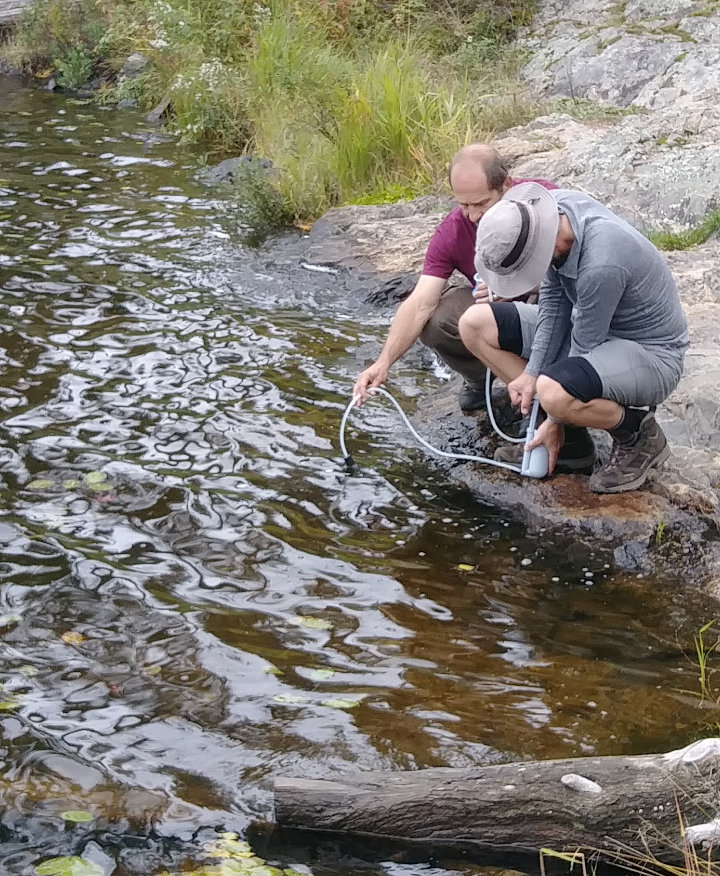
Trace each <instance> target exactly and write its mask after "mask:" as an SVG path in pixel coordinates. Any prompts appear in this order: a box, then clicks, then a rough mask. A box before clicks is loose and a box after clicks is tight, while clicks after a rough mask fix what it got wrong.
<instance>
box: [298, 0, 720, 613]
mask: <svg viewBox="0 0 720 876" xmlns="http://www.w3.org/2000/svg"><path fill="white" fill-rule="evenodd" d="M591 6H592V9H589V8H588V3H587V0H570V2H565V0H563V2H562V3H561V2H559V0H545V2H543V3H542V4H541V9H540V11H539V12H538V15H537V19H536V22H535V23H534V25H533V26H532V27H531V28H529V29H528V32H527V34H525V35H524V36H523V38H522V43H523V45H525V46H526V47H527V48H529V49H530V50H531V51H532V53H533V54H532V57H531V60H530V61H529V62H528V64H527V67H526V68H525V71H524V75H525V78H526V80H527V82H528V85H529V87H530V88H531V89H532V90H533V91H534V93H535V94H536V95H537V96H538V98H547V97H565V98H568V99H570V100H573V101H576V100H578V99H580V98H582V99H584V100H592V101H595V102H597V103H598V104H600V105H602V107H604V108H605V109H608V108H615V109H623V110H627V109H630V110H633V112H632V113H631V114H628V115H621V114H616V115H614V116H613V115H611V114H610V113H608V112H604V113H603V112H599V113H598V117H597V118H595V119H586V120H582V119H578V118H573V117H571V116H570V115H566V114H561V113H555V114H552V115H549V116H544V117H541V118H538V119H536V120H535V121H533V122H531V123H530V124H528V125H525V126H523V127H521V128H516V129H513V130H510V131H506V132H504V133H503V134H502V135H499V136H498V137H497V138H496V140H495V145H496V146H497V147H498V149H500V151H501V152H502V153H503V154H505V155H507V156H508V157H509V158H510V159H511V160H512V170H513V174H514V175H516V176H521V177H522V176H527V177H538V176H542V177H546V178H549V179H553V180H555V181H557V182H558V183H559V184H560V185H563V186H566V187H568V188H579V189H582V190H584V191H587V192H588V193H589V194H591V195H593V196H594V197H596V198H598V199H599V200H600V201H602V202H604V203H606V204H607V205H608V206H610V207H611V208H612V209H614V210H615V211H616V212H618V213H619V214H621V215H622V216H624V217H625V218H626V219H627V220H628V221H630V222H631V223H632V224H633V225H635V226H636V227H638V228H639V229H640V230H642V231H644V232H647V231H648V230H651V229H665V230H669V231H678V230H682V229H687V228H690V227H693V226H696V225H697V224H698V223H700V222H701V221H702V220H703V219H704V218H705V216H706V215H707V214H708V212H709V211H714V210H717V209H718V208H720V106H719V105H717V104H716V101H717V94H718V93H720V11H718V10H716V9H715V8H714V7H715V4H711V3H705V2H696V3H693V2H684V0H653V3H649V2H644V0H635V2H628V3H626V4H624V16H623V17H622V19H621V18H620V17H619V16H618V9H619V6H618V4H616V3H611V2H608V0H592V3H591ZM651 7H652V8H651ZM588 21H592V22H593V25H592V27H590V26H588V25H587V22H588ZM569 69H571V70H572V75H571V76H568V75H567V74H568V70H569ZM582 106H583V107H584V108H586V104H582ZM450 206H451V201H449V200H446V199H441V198H421V199H418V200H417V201H414V202H411V203H403V204H395V205H389V206H380V207H377V206H376V207H344V208H338V209H336V210H331V211H330V212H329V213H327V214H326V215H325V216H324V217H323V218H322V219H320V220H319V221H318V222H317V223H316V224H315V225H314V227H313V229H312V230H311V232H310V234H309V235H308V238H307V240H306V244H305V250H304V258H305V259H306V260H307V261H308V262H311V263H315V264H323V265H328V266H332V267H335V268H347V269H350V270H356V271H362V272H364V273H365V275H366V276H367V277H368V278H369V288H371V294H370V296H369V300H371V301H373V302H374V303H376V304H377V305H378V306H381V307H383V308H385V309H386V310H387V313H388V317H389V316H390V314H391V313H392V310H393V306H394V304H395V303H396V302H397V300H399V298H401V297H402V295H403V294H404V293H405V292H406V291H408V290H409V289H410V288H412V285H413V282H414V280H415V278H416V277H417V274H418V273H419V271H420V268H421V266H422V260H423V256H424V251H425V247H426V245H427V242H428V240H429V239H430V236H431V235H432V233H433V231H434V229H435V227H436V225H437V224H438V222H439V221H440V219H441V218H442V216H443V215H444V213H445V212H446V211H447V209H448V208H449V207H450ZM665 257H666V258H667V260H668V263H669V265H670V267H671V269H672V271H673V273H674V275H675V277H676V279H677V282H678V286H679V289H680V294H681V298H682V301H683V306H684V308H685V311H686V313H687V316H688V321H689V325H690V335H691V345H690V349H689V352H688V355H687V359H686V364H685V373H684V376H683V379H682V381H681V383H680V385H679V386H678V388H677V390H676V391H675V392H674V393H673V394H672V395H671V397H670V398H669V399H668V400H667V401H666V403H664V404H663V405H662V406H661V407H660V408H658V420H659V421H660V423H661V424H662V426H663V429H664V430H665V432H666V434H667V436H668V439H669V442H670V444H671V451H672V453H671V457H670V460H669V461H668V462H667V463H666V464H665V466H664V467H663V469H662V470H661V471H660V472H657V473H654V474H653V475H652V477H651V479H650V480H649V481H648V483H647V485H646V486H645V487H644V488H643V489H642V490H639V491H636V492H635V493H629V494H621V495H617V496H598V495H595V494H592V493H590V492H589V490H588V489H587V485H586V479H585V478H582V477H568V476H556V477H553V478H550V479H548V480H547V481H542V482H537V481H531V480H530V479H527V478H523V479H519V478H515V477H514V476H512V475H510V476H508V475H507V474H505V473H503V472H499V471H498V470H496V469H493V468H491V467H490V466H482V465H475V464H470V465H456V466H452V467H451V468H450V474H451V477H453V478H454V479H457V480H459V481H461V482H463V483H465V484H466V485H467V486H468V487H469V488H470V489H471V490H472V491H473V493H474V494H475V495H477V497H478V499H480V500H481V501H483V502H490V503H492V504H493V505H495V506H498V507H502V508H505V509H507V510H508V511H509V512H511V513H513V514H515V515H516V516H517V517H519V518H520V519H522V520H524V521H526V522H527V523H528V525H530V526H532V527H557V526H561V527H563V528H568V527H570V528H571V529H573V530H575V531H576V532H577V533H578V535H580V536H583V537H590V538H597V539H600V540H602V541H603V542H606V543H607V542H609V543H610V544H611V545H612V546H614V547H615V554H616V558H617V559H618V561H619V562H621V563H622V564H623V565H626V566H629V567H636V568H651V567H652V566H653V564H655V563H660V565H661V566H662V567H663V568H665V569H667V568H668V564H669V565H670V567H671V568H674V569H676V570H678V571H681V572H683V573H685V574H688V575H690V576H692V578H693V579H696V580H702V581H703V582H709V583H710V585H711V588H712V590H713V592H714V593H715V595H718V596H720V552H719V551H718V547H717V542H718V524H720V428H718V427H719V426H720V347H719V344H718V342H719V340H720V240H718V239H717V236H714V237H713V238H711V239H709V240H708V241H707V242H706V243H704V244H702V245H700V246H697V247H694V248H693V249H690V250H685V251H676V252H667V253H665ZM416 420H418V421H419V422H420V424H421V425H422V427H423V429H424V434H426V435H427V436H428V437H429V439H430V440H431V441H433V440H434V441H435V442H436V443H437V444H438V446H441V447H447V446H452V447H453V449H457V450H459V452H469V451H468V448H469V447H472V448H473V449H472V451H470V452H475V453H478V452H479V453H482V447H483V443H484V442H485V441H487V440H488V439H487V438H486V437H483V436H484V435H485V434H486V430H485V429H483V428H480V429H478V428H477V427H476V426H475V424H474V422H473V418H468V417H463V416H462V415H461V414H460V412H459V411H458V409H457V404H456V401H455V397H454V393H449V392H448V388H447V386H441V387H439V388H438V392H437V394H436V395H433V396H428V397H426V398H424V399H423V400H422V401H421V403H420V404H419V405H418V410H417V412H416ZM468 422H470V423H471V425H470V426H469V425H468Z"/></svg>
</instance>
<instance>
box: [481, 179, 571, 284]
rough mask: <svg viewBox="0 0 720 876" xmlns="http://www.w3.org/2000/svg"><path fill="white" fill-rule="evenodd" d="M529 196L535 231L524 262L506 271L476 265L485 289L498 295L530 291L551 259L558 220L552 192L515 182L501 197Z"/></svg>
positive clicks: (556, 206) (547, 267)
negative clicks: (534, 218)
mask: <svg viewBox="0 0 720 876" xmlns="http://www.w3.org/2000/svg"><path fill="white" fill-rule="evenodd" d="M531 199H532V201H533V202H534V203H533V212H534V213H535V215H536V219H537V227H536V232H537V233H536V235H535V238H534V240H533V242H532V249H531V251H530V252H529V253H528V258H527V261H526V262H525V264H524V265H523V266H522V267H521V268H520V269H518V270H517V271H513V272H512V273H509V274H498V273H495V271H491V270H490V269H489V268H486V267H485V266H484V265H477V268H478V273H479V274H480V276H481V277H482V279H483V280H484V281H485V283H486V284H487V287H488V289H490V291H491V292H492V293H493V294H494V295H497V296H498V297H499V298H519V297H521V296H522V295H527V294H528V292H532V291H533V290H534V289H536V288H537V287H538V286H539V285H540V284H541V283H542V281H543V279H544V278H545V274H546V273H547V272H548V269H549V267H550V263H551V262H552V257H553V252H554V251H555V243H556V241H557V234H558V227H559V221H560V218H559V213H558V205H557V201H556V200H555V198H554V197H553V196H552V194H551V193H550V192H549V191H548V189H546V188H545V187H544V186H541V185H540V184H539V183H518V184H517V185H515V186H512V187H511V188H509V189H508V190H507V192H505V194H504V195H503V198H502V200H505V201H522V202H523V203H525V204H527V203H528V201H529V200H531ZM491 209H492V208H491ZM489 212H490V211H489V210H488V213H489ZM485 215H488V214H487V213H486V214H485ZM481 221H482V220H481Z"/></svg>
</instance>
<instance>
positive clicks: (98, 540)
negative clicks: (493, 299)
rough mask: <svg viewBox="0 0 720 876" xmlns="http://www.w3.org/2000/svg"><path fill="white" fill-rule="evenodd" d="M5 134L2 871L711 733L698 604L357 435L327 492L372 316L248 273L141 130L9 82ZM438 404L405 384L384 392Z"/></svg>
mask: <svg viewBox="0 0 720 876" xmlns="http://www.w3.org/2000/svg"><path fill="white" fill-rule="evenodd" d="M0 116H1V119H2V123H1V125H0V235H1V237H0V326H1V329H2V334H1V339H0V422H1V425H0V437H1V440H0V477H1V481H2V493H1V494H0V496H1V498H0V502H1V506H0V508H1V517H0V544H1V545H2V554H1V556H0V601H1V604H0V614H1V615H2V616H1V617H0V654H1V655H2V663H1V664H0V666H1V676H0V680H1V681H2V683H3V693H2V697H3V702H2V703H1V704H0V733H1V744H2V767H3V769H2V778H1V779H0V810H1V811H2V812H3V815H2V817H1V818H0V871H2V872H3V873H26V872H32V865H33V864H35V863H37V862H39V861H40V860H42V859H44V858H45V857H48V856H51V855H56V854H70V853H75V854H83V853H85V852H87V851H88V849H90V852H92V854H95V855H96V857H97V855H100V856H101V857H102V855H104V856H105V861H106V864H107V867H108V869H111V867H112V863H113V862H116V863H117V869H116V871H115V872H116V873H118V874H121V876H122V874H136V873H157V872H159V871H160V870H162V869H163V868H165V867H168V866H180V864H181V862H182V861H183V860H185V858H187V857H188V856H192V850H193V848H199V847H200V845H201V843H202V842H203V841H205V840H206V839H207V837H208V836H212V835H213V834H214V831H216V830H233V831H237V832H238V833H240V834H244V833H245V832H246V830H247V828H248V826H249V825H250V824H251V823H253V822H254V821H256V820H258V819H266V818H271V817H272V799H271V785H272V780H273V778H274V777H275V776H277V775H303V776H317V777H332V776H335V775H339V774H342V773H344V772H347V771H348V770H352V769H371V768H372V769H387V770H406V769H420V768H423V767H430V766H473V765H480V764H486V763H493V762H497V761H500V760H507V759H517V758H548V757H565V756H576V755H585V754H595V753H598V754H616V753H618V754H619V753H643V752H652V751H659V750H664V749H667V748H670V747H673V746H679V745H683V744H686V743H687V742H689V741H691V740H692V739H694V738H696V737H697V736H698V735H700V734H702V733H703V732H704V731H705V725H706V722H707V721H708V717H707V714H708V713H707V711H706V710H703V709H700V708H699V707H698V704H697V698H696V697H695V696H694V693H695V692H696V691H697V679H696V675H697V672H696V670H694V669H693V666H692V658H693V644H692V642H693V634H694V633H695V632H696V631H697V629H698V628H699V627H700V625H701V624H702V623H704V622H705V621H707V620H709V619H710V618H709V616H708V612H709V611H711V610H712V609H711V608H708V606H707V604H706V603H704V602H703V600H702V599H701V597H700V596H699V595H695V593H694V589H693V586H692V584H691V583H690V582H687V581H674V580H671V579H667V580H665V579H655V580H649V579H648V578H644V577H642V576H636V575H635V574H631V573H628V572H624V571H622V570H619V569H616V568H615V567H614V565H613V562H612V555H611V554H610V553H609V552H607V551H603V550H602V549H600V548H598V547H597V546H596V547H595V548H593V547H592V546H588V545H585V544H582V543H578V542H573V541H572V540H569V539H563V538H562V536H559V535H557V534H555V533H539V534H538V533H535V534H534V535H533V536H532V537H528V536H527V535H526V534H525V533H524V532H523V530H522V528H521V527H520V526H518V525H517V524H516V523H514V522H512V521H511V520H508V519H505V518H504V517H503V515H502V513H500V512H498V511H497V510H493V509H488V508H484V507H482V506H480V505H478V504H477V503H476V502H474V500H473V498H472V496H471V495H469V494H468V493H466V492H465V491H463V490H462V489H459V488H458V487H457V486H454V485H453V484H452V483H451V482H450V481H449V480H448V477H447V475H446V474H445V473H444V472H443V471H442V469H441V468H439V467H438V466H437V465H436V464H435V462H434V461H433V460H432V459H431V458H429V457H427V456H426V455H425V454H424V453H423V452H422V451H421V450H419V449H417V448H416V447H415V446H414V445H413V442H412V440H411V439H410V437H409V436H408V435H407V434H406V433H405V432H404V430H403V428H402V426H401V425H400V424H399V423H398V418H397V416H396V414H395V413H394V411H393V410H392V409H391V408H390V407H389V406H388V405H386V404H384V403H382V402H380V401H377V402H372V403H369V404H368V405H366V406H364V407H363V408H362V409H361V410H360V411H358V412H357V413H355V414H354V415H353V417H352V420H351V428H350V430H349V432H348V441H349V442H350V444H351V452H352V453H353V455H354V456H355V457H356V458H357V459H358V461H359V462H361V466H360V467H359V468H358V469H356V470H355V471H353V472H350V473H348V472H347V471H345V470H344V469H343V468H342V466H341V465H340V464H339V463H340V454H339V449H338V440H337V439H338V427H339V423H340V417H341V415H342V412H343V410H344V408H345V405H346V403H347V400H348V393H349V391H350V388H351V386H352V383H353V381H354V378H355V376H356V374H357V372H358V371H359V370H360V368H361V367H362V366H363V365H364V363H365V362H367V361H368V360H370V359H372V358H374V356H375V355H376V353H377V350H378V348H379V343H380V341H381V340H382V338H383V336H384V332H385V330H386V326H387V323H388V319H389V312H387V311H386V312H382V311H379V310H373V309H372V308H370V307H369V306H367V305H365V304H364V303H363V301H362V300H360V299H361V296H359V295H358V293H357V289H356V288H355V287H354V286H353V285H352V284H351V283H349V282H348V281H347V278H344V277H343V276H342V275H338V276H335V275H331V274H321V273H312V272H309V271H306V270H303V268H302V267H301V253H302V248H301V246H300V241H299V235H297V234H294V233H289V234H288V235H286V236H284V237H282V238H280V239H277V240H274V241H269V242H268V243H266V244H265V245H264V246H263V247H261V248H260V249H259V250H250V249H248V248H247V247H245V246H244V245H243V243H242V241H243V239H244V237H243V232H244V229H243V226H242V221H241V217H240V216H239V215H238V211H237V209H236V208H235V206H234V205H233V202H232V200H231V198H230V195H229V193H228V192H226V191H224V190H221V189H209V188H207V187H205V186H203V185H202V184H201V183H200V182H199V181H198V180H197V179H196V171H197V169H198V166H199V157H198V156H197V155H194V154H192V153H189V152H183V150H182V149H181V148H179V147H178V146H177V144H175V143H173V142H172V141H171V140H169V138H166V137H163V136H162V135H160V134H159V132H158V131H157V130H156V129H154V128H151V127H149V126H148V125H147V124H146V123H145V122H144V121H143V120H142V117H140V116H139V115H136V114H133V113H131V112H128V111H118V110H114V109H103V108H98V107H96V106H95V105H94V104H92V103H90V102H88V101H79V100H74V99H72V98H69V97H67V96H62V95H54V94H48V93H45V92H40V91H37V90H31V89H29V88H26V87H23V86H22V85H21V84H19V83H18V82H16V81H14V80H0ZM442 379H443V378H442V375H439V374H438V373H437V369H433V368H432V367H430V363H429V360H428V357H427V356H426V355H424V354H422V353H413V354H412V355H410V356H408V357H406V359H405V360H404V362H403V363H400V365H399V366H398V367H397V368H396V371H395V374H394V376H393V382H392V387H391V388H393V389H394V390H395V391H396V392H397V395H398V397H399V398H400V399H401V402H402V403H403V405H404V406H405V408H406V409H407V410H410V411H411V410H412V405H413V398H414V397H416V396H417V395H418V394H419V393H421V392H423V391H425V390H429V389H434V388H436V387H437V385H438V381H439V380H442ZM687 691H689V692H690V694H688V693H686V692H687ZM69 809H83V810H87V811H89V812H90V813H91V814H92V815H93V821H92V822H89V823H87V824H84V825H78V826H76V827H69V826H68V825H67V824H66V823H65V822H64V821H63V819H62V818H61V817H60V813H62V812H64V811H66V810H69ZM88 844H90V845H88ZM316 863H317V865H318V866H324V867H325V869H326V870H327V871H328V872H330V873H331V874H332V873H337V874H339V873H340V872H348V870H347V867H345V868H341V867H340V866H339V865H337V866H336V867H335V869H333V866H334V865H329V864H327V862H322V861H319V862H316ZM328 868H329V869H328ZM376 870H377V871H378V872H381V871H387V872H392V873H393V874H397V876H400V874H402V873H403V872H416V871H417V868H415V869H414V870H413V868H412V867H410V865H406V866H405V867H403V866H401V865H398V864H389V863H388V864H385V865H376ZM366 872H367V871H366Z"/></svg>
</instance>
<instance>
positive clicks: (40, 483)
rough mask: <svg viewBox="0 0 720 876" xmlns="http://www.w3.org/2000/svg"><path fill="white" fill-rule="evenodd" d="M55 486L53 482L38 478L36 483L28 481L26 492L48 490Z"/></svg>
mask: <svg viewBox="0 0 720 876" xmlns="http://www.w3.org/2000/svg"><path fill="white" fill-rule="evenodd" d="M54 486H55V481H49V480H46V479H44V478H38V480H36V481H30V483H29V484H28V485H27V488H28V490H49V489H51V488H52V487H54Z"/></svg>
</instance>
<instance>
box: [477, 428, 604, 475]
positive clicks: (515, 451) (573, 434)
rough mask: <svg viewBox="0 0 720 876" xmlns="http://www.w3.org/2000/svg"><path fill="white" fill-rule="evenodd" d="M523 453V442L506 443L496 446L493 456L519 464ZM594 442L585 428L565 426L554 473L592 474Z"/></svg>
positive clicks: (499, 460) (499, 459) (502, 460)
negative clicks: (563, 438) (563, 440)
mask: <svg viewBox="0 0 720 876" xmlns="http://www.w3.org/2000/svg"><path fill="white" fill-rule="evenodd" d="M523 453H524V445H523V444H507V445H505V446H504V447H498V449H497V450H496V451H495V454H494V458H495V459H497V460H498V462H509V463H513V464H514V465H521V464H522V458H523ZM596 458H597V457H596V455H595V442H594V441H593V440H592V438H591V437H590V433H589V432H588V430H587V429H582V428H579V427H567V426H566V427H565V443H564V444H563V446H562V447H561V448H560V455H559V456H558V461H557V463H556V464H555V471H554V474H584V475H588V474H592V470H593V466H594V465H595V460H596Z"/></svg>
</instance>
